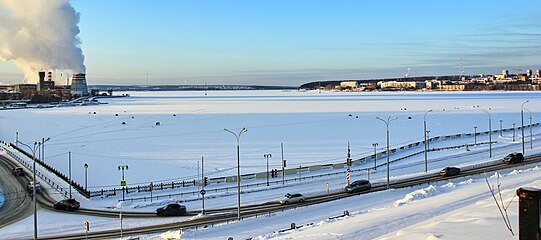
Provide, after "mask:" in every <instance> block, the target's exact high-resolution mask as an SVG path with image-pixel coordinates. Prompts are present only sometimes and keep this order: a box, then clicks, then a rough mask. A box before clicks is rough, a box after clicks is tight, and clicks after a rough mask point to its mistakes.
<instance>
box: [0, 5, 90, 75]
mask: <svg viewBox="0 0 541 240" xmlns="http://www.w3.org/2000/svg"><path fill="white" fill-rule="evenodd" d="M78 23H79V13H78V12H76V11H75V9H74V8H73V7H72V6H71V4H70V3H69V0H0V60H3V61H13V62H14V63H15V65H16V66H17V67H18V68H20V69H21V70H22V71H23V72H24V75H25V78H26V80H28V81H33V82H35V81H36V78H37V72H38V71H39V70H45V71H48V70H60V71H71V72H76V73H84V72H85V71H86V68H85V65H84V55H83V52H82V50H81V48H80V47H79V45H80V44H81V40H80V39H79V37H78V36H77V35H78V34H79V27H78V26H77V24H78Z"/></svg>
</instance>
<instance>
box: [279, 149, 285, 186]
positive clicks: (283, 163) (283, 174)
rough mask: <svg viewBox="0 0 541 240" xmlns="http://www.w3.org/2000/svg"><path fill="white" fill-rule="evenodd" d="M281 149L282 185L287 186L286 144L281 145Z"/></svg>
mask: <svg viewBox="0 0 541 240" xmlns="http://www.w3.org/2000/svg"><path fill="white" fill-rule="evenodd" d="M280 149H281V151H282V185H284V184H285V178H286V171H285V170H286V169H285V168H286V162H285V160H284V143H280Z"/></svg>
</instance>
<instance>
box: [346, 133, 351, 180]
mask: <svg viewBox="0 0 541 240" xmlns="http://www.w3.org/2000/svg"><path fill="white" fill-rule="evenodd" d="M346 165H347V167H348V169H347V176H346V178H347V180H348V184H347V185H349V182H350V174H349V171H350V170H349V167H350V166H351V153H350V148H349V141H348V155H347V158H346Z"/></svg>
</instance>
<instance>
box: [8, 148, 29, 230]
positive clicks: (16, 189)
mask: <svg viewBox="0 0 541 240" xmlns="http://www.w3.org/2000/svg"><path fill="white" fill-rule="evenodd" d="M0 158H1V159H0V188H1V189H2V192H3V193H4V198H5V199H4V204H3V205H2V206H1V207H0V228H2V227H4V226H7V225H9V224H11V223H14V222H17V221H19V220H21V219H24V218H26V217H28V216H30V215H32V213H33V207H32V206H33V205H32V198H31V197H30V195H29V194H28V193H27V192H26V189H25V184H26V182H27V181H28V180H27V179H26V178H25V177H23V176H19V177H16V176H14V175H13V174H11V169H13V167H14V166H13V165H12V164H11V163H9V161H8V160H7V159H5V158H4V157H2V156H0ZM25 174H27V173H26V172H25Z"/></svg>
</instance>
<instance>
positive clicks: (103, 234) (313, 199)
mask: <svg viewBox="0 0 541 240" xmlns="http://www.w3.org/2000/svg"><path fill="white" fill-rule="evenodd" d="M537 162H541V155H534V156H528V157H527V158H526V160H525V161H524V162H523V163H520V164H512V165H508V164H504V163H497V164H493V165H489V166H480V167H476V168H473V169H469V170H466V171H463V172H462V173H461V174H459V175H456V176H452V177H442V176H439V175H438V174H430V175H425V176H420V177H414V178H409V179H403V180H401V181H397V182H392V183H391V184H390V187H391V188H402V187H410V186H416V185H421V184H426V183H431V182H436V181H442V180H446V179H452V178H458V177H464V176H469V175H476V174H482V173H486V172H492V171H497V170H502V169H507V168H515V167H518V166H523V165H527V164H532V163H537ZM386 189H387V188H386V185H385V184H379V185H377V186H373V188H372V189H371V190H369V191H366V192H361V193H356V194H348V193H345V192H338V193H334V194H331V195H327V194H323V195H317V196H308V197H307V198H306V201H305V202H304V203H300V204H290V205H280V204H278V203H276V202H269V203H263V204H256V205H249V206H243V207H242V209H241V215H242V217H243V218H246V217H251V216H256V215H262V214H268V213H270V212H276V211H283V210H285V209H289V208H294V207H300V206H306V205H314V204H319V203H323V202H328V201H334V200H337V199H341V198H346V197H350V196H355V195H360V194H366V193H369V192H377V191H383V190H386ZM207 212H208V213H215V214H211V215H206V216H204V217H201V218H195V219H192V220H187V221H181V222H173V223H166V224H157V225H147V226H141V227H134V228H130V229H124V230H123V232H124V234H125V235H138V234H149V233H156V232H164V231H168V230H178V229H179V228H192V227H196V226H203V225H212V224H216V223H222V222H227V221H234V220H236V218H237V216H236V209H234V208H224V209H212V210H208V211H207ZM119 236H120V230H119V229H111V230H103V231H96V232H91V233H89V235H88V238H89V239H104V238H115V237H119ZM43 239H85V235H84V234H66V235H56V236H47V237H44V238H43Z"/></svg>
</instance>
